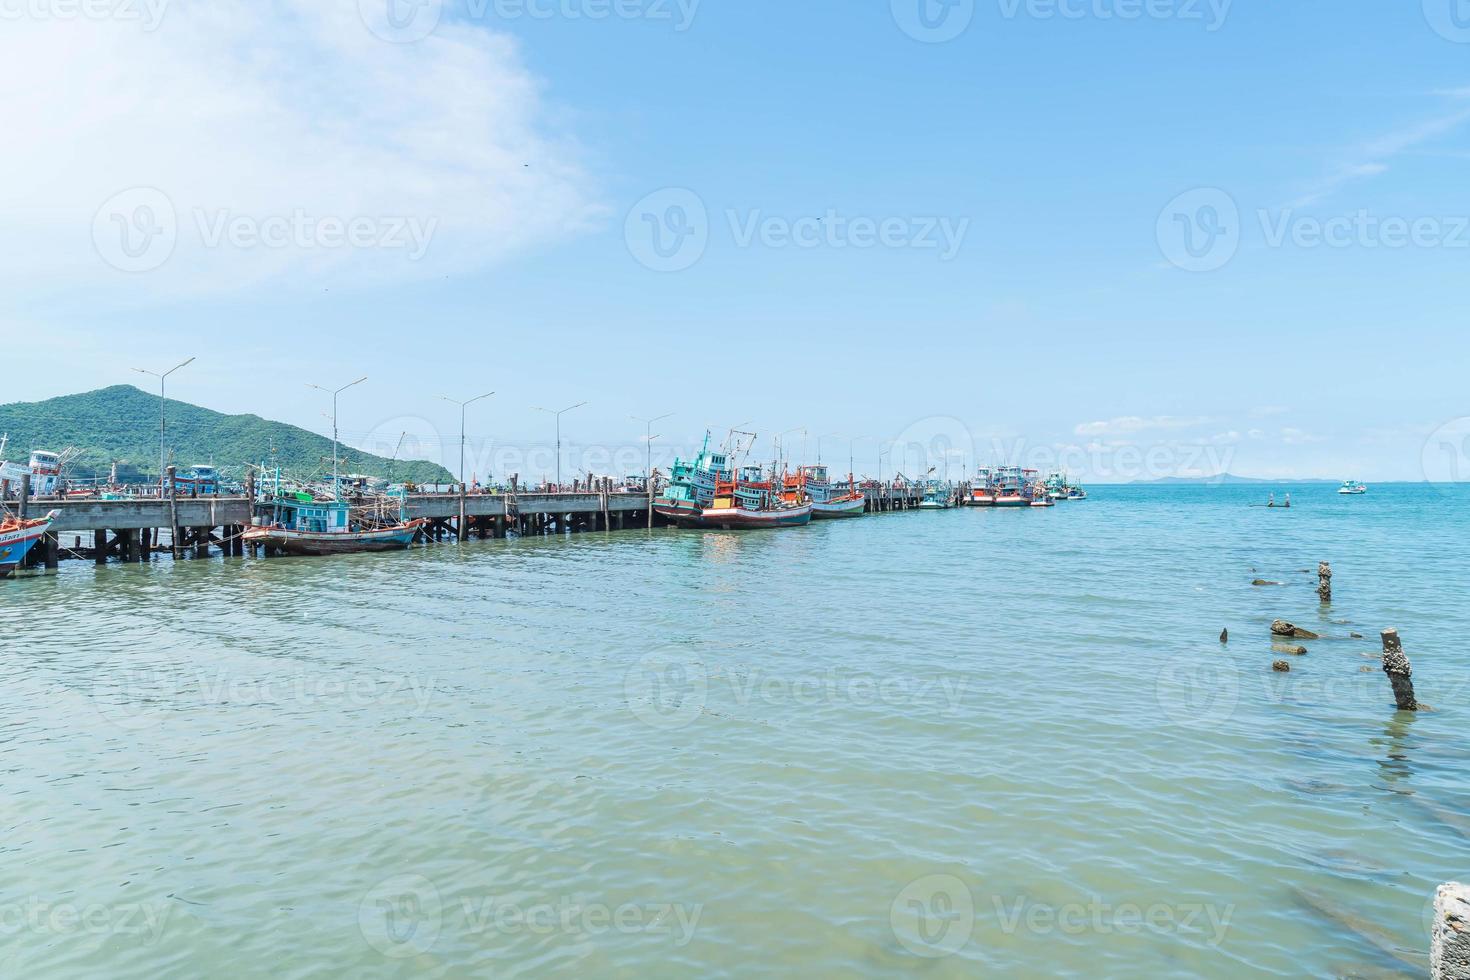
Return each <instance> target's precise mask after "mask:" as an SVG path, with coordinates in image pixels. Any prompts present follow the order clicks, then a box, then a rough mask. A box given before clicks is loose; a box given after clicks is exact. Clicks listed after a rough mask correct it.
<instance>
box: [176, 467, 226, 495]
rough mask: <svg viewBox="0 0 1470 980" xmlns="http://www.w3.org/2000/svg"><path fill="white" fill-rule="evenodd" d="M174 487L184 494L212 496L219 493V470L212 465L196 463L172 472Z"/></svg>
mask: <svg viewBox="0 0 1470 980" xmlns="http://www.w3.org/2000/svg"><path fill="white" fill-rule="evenodd" d="M174 489H175V490H177V491H178V492H179V493H180V494H182V495H184V496H190V497H212V496H214V495H215V494H217V493H219V472H218V471H217V470H216V469H215V468H214V467H213V466H209V465H207V464H205V463H196V464H194V465H193V466H191V467H189V468H188V469H187V470H184V471H183V472H182V473H175V474H174Z"/></svg>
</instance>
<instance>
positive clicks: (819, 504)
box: [786, 463, 868, 521]
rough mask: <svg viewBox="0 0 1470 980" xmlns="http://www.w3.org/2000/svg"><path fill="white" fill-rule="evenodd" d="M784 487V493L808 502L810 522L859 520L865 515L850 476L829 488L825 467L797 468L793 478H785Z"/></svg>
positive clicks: (863, 499)
mask: <svg viewBox="0 0 1470 980" xmlns="http://www.w3.org/2000/svg"><path fill="white" fill-rule="evenodd" d="M786 485H787V489H788V490H791V489H793V488H795V489H797V490H799V491H800V492H802V493H804V494H805V495H806V497H807V498H808V499H809V500H810V501H811V505H812V520H814V521H824V520H838V519H841V518H846V517H862V516H863V514H864V513H866V512H867V508H868V498H867V496H866V495H864V494H863V492H862V491H861V490H858V489H856V488H855V482H854V481H853V478H852V474H851V473H849V474H848V475H847V483H845V484H833V483H831V482H829V481H828V478H827V467H825V466H823V465H821V464H820V463H818V464H817V465H815V466H802V467H799V468H798V469H797V471H796V476H794V477H787V478H786ZM798 502H799V501H798Z"/></svg>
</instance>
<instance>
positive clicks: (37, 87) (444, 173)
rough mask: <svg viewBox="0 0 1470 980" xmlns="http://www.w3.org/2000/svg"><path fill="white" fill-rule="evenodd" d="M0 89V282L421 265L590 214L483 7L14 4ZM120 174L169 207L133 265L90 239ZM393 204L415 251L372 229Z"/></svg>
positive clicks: (453, 267)
mask: <svg viewBox="0 0 1470 980" xmlns="http://www.w3.org/2000/svg"><path fill="white" fill-rule="evenodd" d="M0 85H3V88H4V90H5V91H6V93H7V111H6V120H5V143H6V147H7V152H6V153H5V155H4V157H3V159H0V208H3V209H4V212H5V214H6V216H7V220H6V221H5V222H4V224H3V225H0V245H3V247H4V251H5V254H6V256H7V261H6V264H5V267H4V271H3V272H0V279H12V280H13V282H14V283H15V284H17V285H21V284H29V283H35V282H38V281H40V282H43V283H44V282H52V283H64V284H66V285H67V286H68V287H71V286H85V285H89V284H96V283H102V284H114V285H116V284H120V283H122V284H127V285H128V286H130V287H132V286H136V285H138V284H142V285H143V287H144V288H149V289H156V290H159V291H161V292H173V293H182V292H192V291H206V292H207V291H213V290H220V289H233V288H236V287H238V286H241V285H247V284H250V283H256V282H261V281H284V282H293V281H294V282H303V283H315V282H317V281H320V280H322V279H323V278H327V277H331V278H333V279H346V280H347V281H348V282H353V281H358V282H361V281H371V282H375V283H376V282H382V281H384V280H385V279H386V280H390V281H391V280H393V279H397V278H418V277H426V276H430V275H437V274H442V273H447V272H450V271H463V270H465V269H471V268H479V267H482V266H484V265H486V264H488V263H490V262H493V261H494V260H496V259H497V258H499V257H502V256H504V255H506V254H507V253H511V252H514V251H517V250H520V249H524V248H527V247H533V246H536V245H538V244H542V243H546V242H549V241H554V240H557V239H559V238H561V237H563V236H566V235H570V234H575V233H577V232H578V231H580V230H582V229H584V228H586V227H587V226H588V224H589V222H591V221H592V220H594V219H595V218H596V217H598V216H599V214H600V210H599V209H598V208H597V207H596V206H595V205H594V204H593V203H592V201H591V197H590V194H589V191H588V189H587V184H588V180H587V177H586V176H585V174H584V173H583V172H582V170H581V169H580V168H579V166H578V163H577V152H576V149H575V147H574V146H573V145H572V144H571V143H570V141H568V140H565V139H562V138H558V137H557V136H556V135H555V134H554V133H552V132H550V131H549V130H548V128H547V126H546V124H545V121H544V117H545V116H546V115H547V111H546V109H545V108H544V107H543V105H542V102H541V98H540V95H539V92H538V86H537V82H536V80H535V79H534V78H533V77H532V76H531V75H530V74H529V72H528V71H527V70H526V68H525V67H524V66H523V64H522V63H521V61H520V58H519V55H518V52H517V50H516V47H515V45H514V44H513V43H512V42H511V41H510V40H508V39H507V38H506V37H504V36H502V35H498V34H495V33H492V32H490V31H487V30H485V29H484V28H483V27H482V26H478V25H472V24H461V25H454V24H450V23H448V22H446V23H443V24H441V25H440V26H439V28H438V30H437V31H436V32H435V33H434V34H433V35H431V36H430V37H428V38H426V39H424V40H422V41H420V42H418V43H413V44H390V43H387V42H385V41H383V40H381V39H380V38H378V37H376V36H375V35H374V34H372V33H371V32H370V31H369V30H368V29H367V28H366V26H365V25H364V23H363V21H362V18H361V17H360V16H359V12H358V5H357V3H356V2H355V0H278V2H273V3H265V2H260V0H173V2H172V3H170V4H168V5H167V6H166V7H164V8H163V16H162V19H161V22H160V23H159V24H158V26H157V28H156V29H155V30H152V31H149V30H144V29H143V25H140V24H138V23H130V22H125V21H118V20H116V19H112V20H108V19H102V20H87V19H72V20H59V19H54V18H50V19H48V18H35V17H23V18H22V19H19V20H7V21H5V22H4V25H3V31H0ZM130 188H154V189H157V191H161V192H162V194H163V195H164V200H165V203H164V208H167V207H171V208H172V210H173V211H174V213H175V215H176V219H177V242H176V244H175V245H174V247H173V249H172V252H171V254H169V255H168V257H167V260H166V261H163V262H162V264H161V265H158V266H157V267H156V268H153V267H151V266H150V268H149V271H147V272H146V274H141V273H134V274H133V275H132V276H128V275H126V274H124V273H121V272H118V271H117V270H116V269H115V268H112V267H110V266H109V265H108V264H107V262H105V261H104V259H103V256H102V254H99V251H101V252H102V253H105V252H106V247H105V243H104V246H103V247H102V248H101V249H100V250H99V246H98V245H97V244H96V243H95V242H94V217H97V215H98V208H99V206H101V205H103V204H104V202H106V201H108V200H109V199H111V198H113V196H114V195H117V194H118V193H119V192H125V191H128V190H129V189H130ZM125 200H126V199H125ZM150 200H154V201H156V200H157V197H156V195H154V196H152V197H150ZM150 215H151V216H153V217H157V215H156V214H152V212H150ZM110 217H111V216H109V215H107V214H103V215H102V216H101V218H100V219H99V222H98V228H99V229H100V231H99V234H101V235H102V236H103V237H104V238H105V236H106V234H107V233H108V230H109V228H110V227H111V225H110V223H109V222H110ZM222 219H223V220H235V219H244V220H245V222H246V223H247V224H253V226H254V227H255V229H256V230H257V232H260V231H269V230H270V228H272V227H274V228H276V229H277V230H280V229H283V228H285V227H286V225H285V224H282V223H283V222H286V223H291V222H301V221H304V222H306V224H307V227H308V228H309V229H310V230H309V232H308V237H306V238H305V239H302V238H301V236H300V234H299V233H296V232H291V233H289V234H288V237H287V239H286V244H284V245H281V246H279V247H268V246H265V245H260V244H256V245H244V246H239V245H228V244H227V245H224V246H216V247H210V246H209V245H208V244H207V243H208V233H209V231H210V229H211V227H216V226H218V222H220V221H221V220H222ZM323 219H335V220H336V221H338V222H341V223H343V224H344V225H345V224H348V223H350V222H352V221H354V220H356V221H358V222H359V226H360V227H367V226H366V225H363V224H362V223H363V222H368V223H370V224H371V226H372V228H373V230H374V233H373V234H374V236H376V237H373V236H362V237H361V241H362V242H369V241H371V242H372V243H373V244H371V245H362V244H360V245H358V246H356V247H351V246H343V245H340V244H335V243H336V242H337V238H336V237H335V236H334V235H333V234H332V232H331V230H330V228H329V227H328V226H329V225H330V224H331V222H328V224H327V225H323V224H322V223H321V222H322V221H323ZM273 221H274V222H276V224H275V225H274V226H272V225H270V224H268V223H270V222H273ZM397 222H403V223H404V228H403V229H401V230H400V231H399V234H398V238H399V240H402V241H404V242H405V244H412V243H411V242H409V241H408V237H409V236H408V230H409V229H412V228H414V227H417V228H418V229H419V231H420V232H425V231H428V232H431V233H432V235H431V237H429V238H428V239H427V244H428V251H427V253H426V254H425V256H424V257H423V258H422V259H421V260H419V261H411V259H410V253H411V251H412V249H411V248H394V247H385V246H391V245H392V244H393V241H392V240H391V239H390V238H389V236H390V235H391V232H392V228H393V227H394V225H395V223H397ZM122 230H123V228H122V226H118V228H117V229H116V230H115V232H114V233H116V234H121V232H122ZM303 240H304V241H306V242H308V243H309V244H306V245H302V244H301V241H303ZM238 241H243V240H241V239H237V242H238Z"/></svg>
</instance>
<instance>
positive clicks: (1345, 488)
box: [1337, 480, 1368, 494]
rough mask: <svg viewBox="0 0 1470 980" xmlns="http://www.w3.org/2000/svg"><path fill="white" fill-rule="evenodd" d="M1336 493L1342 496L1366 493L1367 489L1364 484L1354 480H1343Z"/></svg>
mask: <svg viewBox="0 0 1470 980" xmlns="http://www.w3.org/2000/svg"><path fill="white" fill-rule="evenodd" d="M1337 492H1338V493H1343V494H1360V493H1367V492H1368V487H1367V486H1366V485H1365V484H1362V483H1358V482H1357V481H1356V480H1343V481H1342V486H1340V487H1338V488H1337Z"/></svg>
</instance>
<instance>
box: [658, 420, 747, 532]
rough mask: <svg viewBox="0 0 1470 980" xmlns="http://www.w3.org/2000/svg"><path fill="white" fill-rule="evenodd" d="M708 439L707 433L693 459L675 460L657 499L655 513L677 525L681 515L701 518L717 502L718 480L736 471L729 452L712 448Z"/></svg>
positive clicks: (727, 477) (726, 478)
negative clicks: (705, 510) (715, 500)
mask: <svg viewBox="0 0 1470 980" xmlns="http://www.w3.org/2000/svg"><path fill="white" fill-rule="evenodd" d="M732 438H733V435H732ZM709 439H710V437H709V433H708V432H706V433H705V434H704V445H703V446H701V447H700V450H699V455H697V456H695V457H694V459H693V460H692V461H690V460H682V459H676V460H674V465H673V466H672V467H671V468H670V471H669V481H668V483H667V484H665V485H664V487H663V490H662V491H661V492H660V493H659V495H658V496H657V497H656V498H654V501H653V510H654V513H656V514H658V515H659V516H660V517H663V518H665V519H666V520H669V521H673V522H674V523H676V524H677V523H678V522H679V520H680V519H681V518H685V517H698V516H699V515H700V514H702V513H703V512H704V509H705V508H706V507H709V506H710V505H711V504H713V503H714V499H715V485H716V483H717V482H718V481H720V480H728V479H730V477H731V476H732V474H733V470H732V469H731V467H730V462H729V453H728V451H727V450H726V449H724V448H721V449H711V448H710V444H709ZM737 445H738V443H737Z"/></svg>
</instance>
